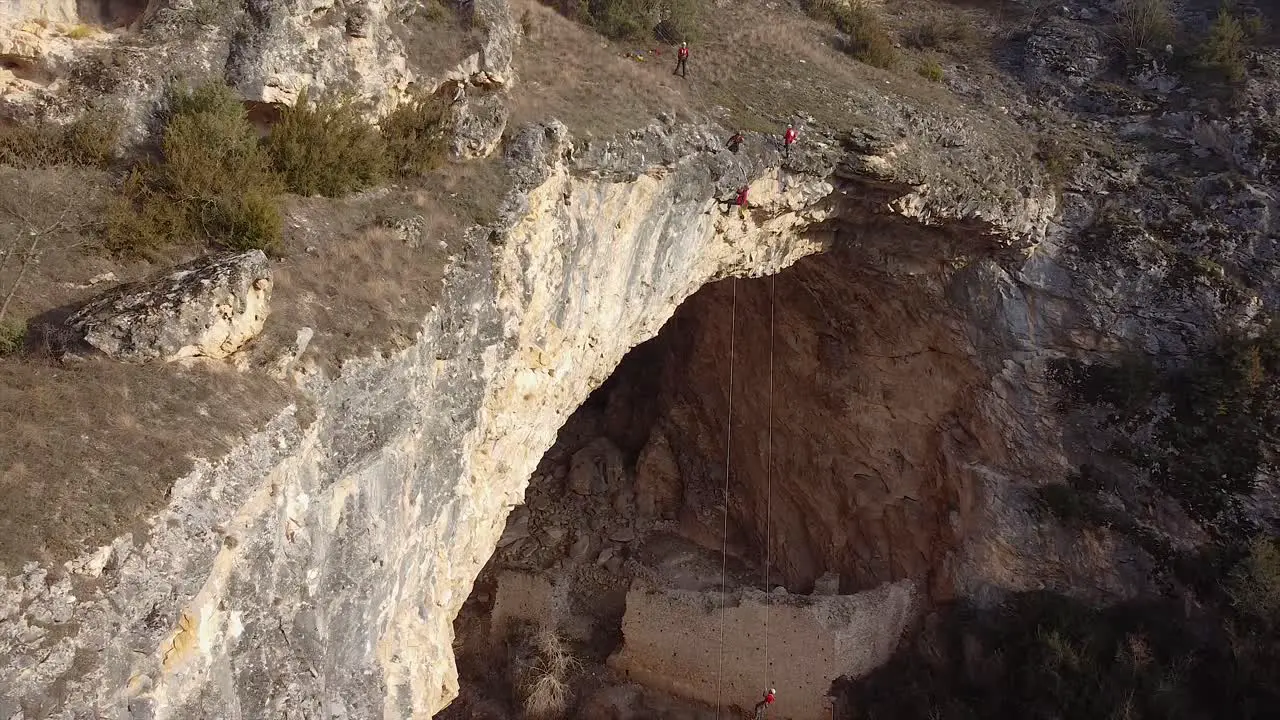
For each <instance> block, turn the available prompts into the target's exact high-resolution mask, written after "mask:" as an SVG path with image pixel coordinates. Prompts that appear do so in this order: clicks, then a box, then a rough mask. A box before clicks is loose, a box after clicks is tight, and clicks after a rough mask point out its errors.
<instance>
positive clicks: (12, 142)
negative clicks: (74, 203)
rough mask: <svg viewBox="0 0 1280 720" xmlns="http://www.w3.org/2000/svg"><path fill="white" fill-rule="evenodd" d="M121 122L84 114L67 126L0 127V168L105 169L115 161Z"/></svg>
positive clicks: (101, 114)
mask: <svg viewBox="0 0 1280 720" xmlns="http://www.w3.org/2000/svg"><path fill="white" fill-rule="evenodd" d="M119 137H120V119H119V118H118V117H116V116H115V115H112V114H110V113H106V112H92V111H91V112H87V113H84V114H83V115H81V116H80V117H78V118H76V119H75V120H73V121H72V122H70V123H67V124H66V125H57V124H54V123H51V122H40V123H34V124H17V123H15V124H12V125H5V126H0V165H9V166H11V167H16V168H21V169H24V170H29V169H32V168H40V167H52V166H54V165H84V166H86V167H106V166H107V165H109V164H110V163H111V161H112V160H113V159H114V158H115V153H116V142H117V141H118V139H119Z"/></svg>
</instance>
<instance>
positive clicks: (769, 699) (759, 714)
mask: <svg viewBox="0 0 1280 720" xmlns="http://www.w3.org/2000/svg"><path fill="white" fill-rule="evenodd" d="M775 692H776V691H775V690H774V689H773V688H769V691H768V692H766V693H765V694H764V698H763V699H762V700H760V702H758V703H756V716H755V720H764V711H765V708H767V707H769V706H770V705H772V704H773V694H774V693H775Z"/></svg>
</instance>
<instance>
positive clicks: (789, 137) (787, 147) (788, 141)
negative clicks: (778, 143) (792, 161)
mask: <svg viewBox="0 0 1280 720" xmlns="http://www.w3.org/2000/svg"><path fill="white" fill-rule="evenodd" d="M795 141H796V129H795V128H794V127H792V126H791V125H790V124H788V125H787V131H786V132H785V133H783V134H782V154H783V156H784V157H791V146H792V145H793V144H795Z"/></svg>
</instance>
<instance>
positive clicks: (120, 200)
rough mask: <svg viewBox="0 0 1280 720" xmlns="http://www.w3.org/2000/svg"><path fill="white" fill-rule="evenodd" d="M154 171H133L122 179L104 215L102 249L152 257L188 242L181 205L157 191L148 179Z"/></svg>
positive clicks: (119, 253) (145, 168)
mask: <svg viewBox="0 0 1280 720" xmlns="http://www.w3.org/2000/svg"><path fill="white" fill-rule="evenodd" d="M156 172H157V171H156V170H155V169H154V168H148V167H145V166H144V167H142V168H135V169H133V170H131V171H130V172H129V174H128V175H126V176H125V179H124V182H122V183H121V185H120V189H119V191H118V192H117V193H116V194H115V195H114V196H113V197H112V198H111V199H110V201H109V202H108V204H107V208H106V211H105V213H104V218H105V220H104V230H103V240H102V242H103V246H104V248H105V249H106V250H108V251H109V252H112V253H114V254H117V255H135V256H139V257H154V256H155V255H156V254H157V253H159V252H160V251H162V250H164V249H165V248H166V247H168V246H170V245H172V244H174V243H179V242H183V241H188V240H190V239H191V235H190V229H189V227H188V224H187V217H186V209H185V207H184V206H183V204H181V203H178V202H174V201H173V200H172V199H171V198H170V197H168V196H167V195H164V194H163V193H161V192H159V191H157V190H156V189H155V188H154V187H153V186H152V184H151V182H150V181H149V180H148V178H149V177H151V176H153V175H154V174H156Z"/></svg>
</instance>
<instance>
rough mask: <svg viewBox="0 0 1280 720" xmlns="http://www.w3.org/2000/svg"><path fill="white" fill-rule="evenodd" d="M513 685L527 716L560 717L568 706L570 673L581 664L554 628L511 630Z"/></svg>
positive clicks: (550, 719)
mask: <svg viewBox="0 0 1280 720" xmlns="http://www.w3.org/2000/svg"><path fill="white" fill-rule="evenodd" d="M510 648H511V654H512V657H511V663H510V666H509V667H510V671H511V686H512V689H513V690H514V691H515V696H516V698H517V699H518V700H519V701H520V707H521V710H522V714H523V716H524V717H525V718H527V720H557V719H558V718H562V717H564V714H565V711H566V710H567V709H568V707H569V700H570V693H569V683H568V680H569V674H570V672H571V671H573V670H574V669H575V668H576V667H577V666H578V664H579V662H578V660H577V658H575V657H574V656H573V654H572V653H571V652H570V651H569V649H568V648H567V647H566V646H565V643H564V641H563V640H562V639H561V638H560V636H559V634H557V633H556V631H555V630H553V629H551V628H547V627H539V626H532V625H519V626H516V627H515V628H513V630H512V641H511V644H510Z"/></svg>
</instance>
